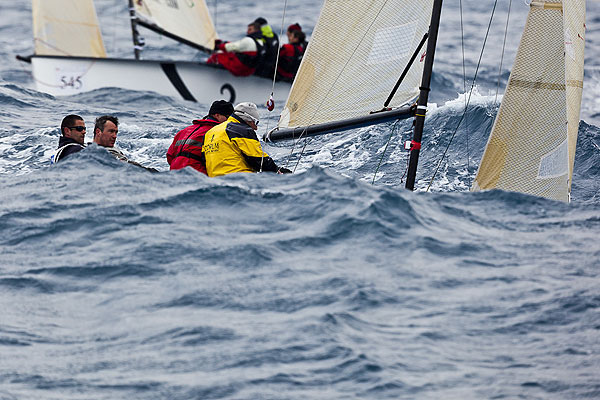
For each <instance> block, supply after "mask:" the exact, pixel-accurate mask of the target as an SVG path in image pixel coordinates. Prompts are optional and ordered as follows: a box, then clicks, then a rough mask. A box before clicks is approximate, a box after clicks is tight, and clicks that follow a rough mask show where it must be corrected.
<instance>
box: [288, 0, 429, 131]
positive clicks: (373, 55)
mask: <svg viewBox="0 0 600 400" xmlns="http://www.w3.org/2000/svg"><path fill="white" fill-rule="evenodd" d="M431 10H432V0H420V1H414V0H412V1H409V0H373V1H368V2H365V1H363V0H346V1H339V0H326V1H325V3H324V5H323V8H322V10H321V15H320V17H319V21H318V23H317V26H316V27H315V30H314V32H313V34H312V37H311V41H310V44H309V46H308V49H307V51H306V54H305V55H304V58H303V60H302V64H301V66H300V69H299V71H298V74H297V75H296V79H295V80H294V83H293V85H292V90H291V92H290V94H289V97H288V100H287V103H286V106H285V108H284V110H283V112H282V114H281V117H280V120H279V124H278V126H279V128H287V127H298V126H308V125H313V124H323V123H327V122H330V121H341V120H347V119H351V118H356V117H361V116H367V115H369V113H370V112H371V111H375V110H380V109H381V108H382V106H383V104H384V102H385V101H386V98H387V97H388V95H389V94H390V92H391V90H392V88H393V87H394V85H395V83H396V81H397V79H398V77H399V76H400V75H401V73H402V72H403V70H404V68H405V67H406V65H407V64H408V61H409V59H410V58H411V55H412V54H413V52H414V51H415V50H416V49H417V47H418V45H419V43H420V42H421V40H422V39H423V37H424V35H425V34H426V33H427V30H428V26H429V22H430V21H429V20H430V17H431ZM422 61H423V60H422V58H421V59H419V58H417V61H416V62H415V64H414V65H413V66H412V68H411V69H410V70H409V72H408V74H407V75H406V77H405V79H404V80H403V82H402V84H401V85H400V87H399V89H398V91H397V92H396V94H395V95H394V97H393V99H392V101H391V103H390V106H400V105H403V104H405V103H407V102H409V101H410V100H412V99H414V98H415V96H416V95H417V94H418V86H419V83H420V78H421V74H422V70H423V63H422Z"/></svg>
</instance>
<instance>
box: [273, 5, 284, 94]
mask: <svg viewBox="0 0 600 400" xmlns="http://www.w3.org/2000/svg"><path fill="white" fill-rule="evenodd" d="M286 10H287V0H285V2H284V4H283V15H282V16H281V28H280V29H279V40H281V36H283V26H284V25H285V11H286ZM280 44H281V43H280ZM278 50H279V49H278ZM279 54H280V52H279V51H277V58H276V59H275V71H273V86H272V87H271V96H273V93H275V79H276V78H277V67H278V66H279Z"/></svg>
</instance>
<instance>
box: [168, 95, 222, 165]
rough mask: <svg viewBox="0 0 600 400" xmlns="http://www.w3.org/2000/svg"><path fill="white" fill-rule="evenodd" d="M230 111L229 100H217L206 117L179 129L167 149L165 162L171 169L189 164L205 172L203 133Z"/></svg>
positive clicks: (218, 122) (219, 121)
mask: <svg viewBox="0 0 600 400" xmlns="http://www.w3.org/2000/svg"><path fill="white" fill-rule="evenodd" d="M232 113H233V105H232V104H231V103H230V102H228V101H225V100H217V101H215V102H213V103H212V105H211V106H210V110H208V115H207V116H206V117H204V118H203V119H200V120H194V121H193V122H192V125H190V126H188V127H187V128H185V129H182V130H180V131H179V132H178V133H177V135H175V139H173V143H172V144H171V147H169V150H168V151H167V162H168V163H169V165H170V166H171V169H172V170H173V169H181V168H184V167H187V166H190V167H192V168H194V169H196V170H198V171H200V172H202V173H203V174H206V165H205V161H204V154H202V145H203V144H204V135H205V134H206V132H208V130H209V129H211V128H213V127H215V126H216V125H218V124H220V123H221V122H225V121H226V120H227V118H228V117H229V116H230V115H231V114H232Z"/></svg>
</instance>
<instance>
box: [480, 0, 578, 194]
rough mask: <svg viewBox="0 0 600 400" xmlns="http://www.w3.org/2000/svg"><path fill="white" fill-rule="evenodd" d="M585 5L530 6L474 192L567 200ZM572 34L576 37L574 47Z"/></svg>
mask: <svg viewBox="0 0 600 400" xmlns="http://www.w3.org/2000/svg"><path fill="white" fill-rule="evenodd" d="M584 1H585V0H570V1H569V2H568V3H567V2H566V3H565V4H563V3H562V2H561V1H545V2H532V3H531V9H530V12H529V15H528V17H527V23H526V26H525V30H524V33H523V36H522V38H521V43H520V45H519V49H518V52H517V57H516V61H515V64H514V66H513V70H512V72H511V76H510V78H509V81H508V86H507V89H506V92H505V94H504V98H503V100H502V104H501V105H500V109H499V111H498V115H497V117H496V121H495V122H494V126H493V128H492V132H491V134H490V138H489V140H488V144H487V146H486V149H485V152H484V155H483V158H482V160H481V163H480V166H479V170H478V172H477V176H476V178H475V182H474V184H473V188H472V190H486V189H503V190H509V191H516V192H522V193H528V194H532V195H536V196H541V197H546V198H550V199H555V200H562V201H568V200H569V193H570V185H571V177H572V174H573V161H574V155H575V145H576V141H577V130H578V126H579V109H580V104H581V89H582V87H583V45H584V43H583V42H584V41H583V37H584V36H583V35H584V32H583V31H584V20H585V3H584ZM582 10H583V11H582ZM561 11H562V12H561ZM574 14H577V15H574ZM572 32H576V33H577V34H576V35H577V36H576V37H577V38H581V39H580V40H577V41H574V39H573V36H574V35H573V34H572Z"/></svg>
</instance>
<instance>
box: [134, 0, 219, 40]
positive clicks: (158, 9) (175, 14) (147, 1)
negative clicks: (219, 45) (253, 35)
mask: <svg viewBox="0 0 600 400" xmlns="http://www.w3.org/2000/svg"><path fill="white" fill-rule="evenodd" d="M134 4H135V9H136V13H137V15H138V17H140V18H142V19H143V20H144V21H146V22H147V23H149V24H152V25H156V26H157V27H159V28H162V29H163V30H165V31H167V32H169V33H172V34H174V35H176V36H179V37H180V38H183V39H186V40H188V41H190V42H193V43H196V44H198V45H200V46H203V47H206V48H208V49H212V48H213V47H214V45H215V39H216V38H217V33H216V32H215V27H214V25H213V22H212V19H211V17H210V13H209V11H208V8H207V7H206V2H205V1H204V0H135V1H134Z"/></svg>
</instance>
